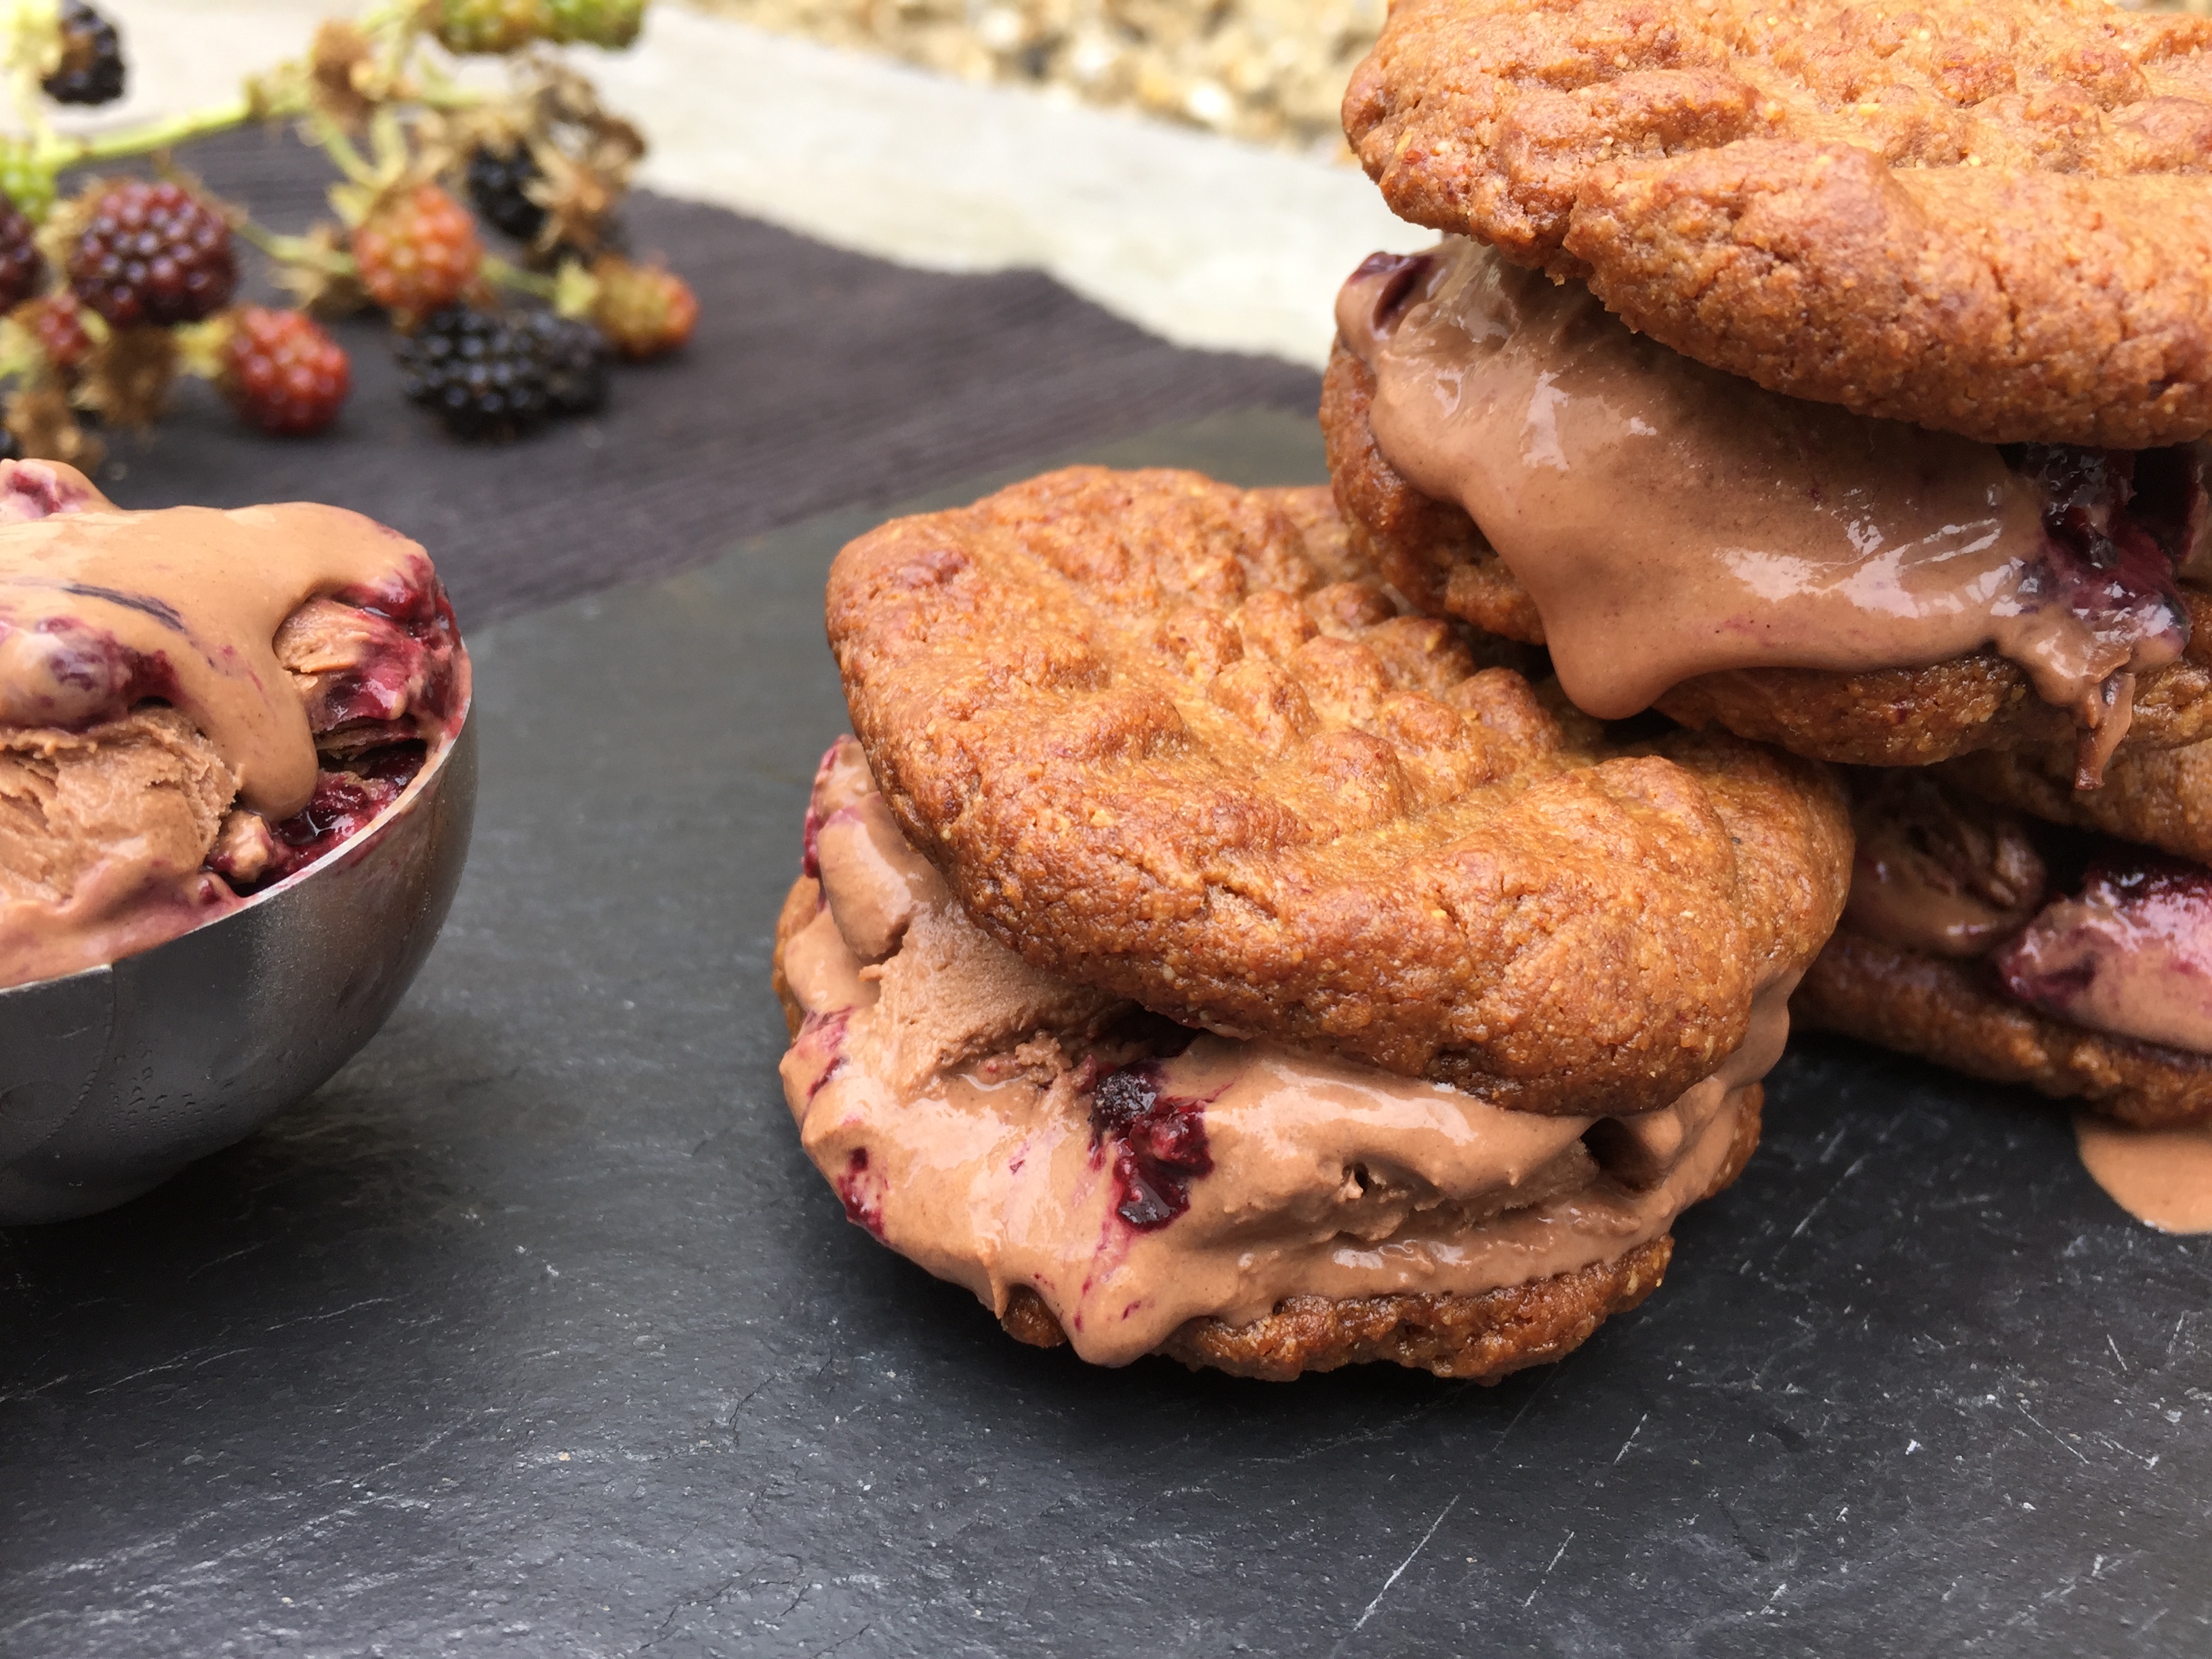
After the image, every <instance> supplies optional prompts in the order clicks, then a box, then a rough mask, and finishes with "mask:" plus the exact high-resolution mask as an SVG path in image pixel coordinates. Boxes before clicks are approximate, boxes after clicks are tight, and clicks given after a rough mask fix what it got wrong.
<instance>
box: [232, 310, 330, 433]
mask: <svg viewBox="0 0 2212 1659" xmlns="http://www.w3.org/2000/svg"><path fill="white" fill-rule="evenodd" d="M352 384H353V377H352V371H351V368H350V366H349V364H348V363H347V362H346V355H345V348H344V347H343V346H341V345H340V344H338V343H337V341H336V340H333V339H332V338H331V337H330V336H329V335H328V334H325V332H324V331H322V329H321V328H319V326H317V325H316V324H315V322H314V320H313V319H312V318H310V317H308V316H307V314H306V313H304V312H298V311H266V310H264V309H263V308H262V307H259V306H248V307H246V308H245V309H244V310H242V311H240V313H238V315H237V317H236V318H235V319H234V320H233V323H232V325H231V331H230V337H229V338H228V340H226V341H225V342H224V343H223V350H222V392H223V395H224V396H225V397H226V398H229V400H230V404H231V407H232V408H234V409H235V410H237V411H238V412H239V414H240V416H243V417H244V418H245V419H246V421H247V422H250V423H251V424H252V425H254V426H258V427H259V428H261V429H262V430H263V431H264V432H270V433H276V434H278V435H283V436H287V437H304V436H306V435H308V434H310V433H314V432H320V431H321V430H322V429H323V428H325V427H326V426H328V425H329V424H330V423H331V422H332V421H335V420H336V419H337V417H338V410H339V409H340V408H341V407H342V406H343V404H344V403H345V400H346V393H347V392H348V391H349V389H350V388H351V386H352Z"/></svg>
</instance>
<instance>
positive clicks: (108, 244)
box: [69, 179, 238, 328]
mask: <svg viewBox="0 0 2212 1659" xmlns="http://www.w3.org/2000/svg"><path fill="white" fill-rule="evenodd" d="M69 276H70V287H71V288H72V289H75V290H76V296H77V298H78V299H80V300H82V301H84V303H85V304H86V305H87V306H88V307H91V308H92V309H93V310H94V311H96V312H98V313H100V315H101V316H102V317H104V318H106V319H107V320H108V322H109V323H111V324H112V325H114V326H115V327H117V328H136V327H137V326H138V325H140V324H142V323H151V324H154V325H157V326H161V327H167V326H169V325H173V324H176V323H197V322H198V321H200V320H201V319H203V318H206V317H211V316H213V315H214V314H215V313H216V312H218V311H220V310H222V308H223V307H224V306H226V305H228V303H229V302H230V295H231V291H232V290H233V289H235V288H236V287H237V286H238V258H237V255H236V254H235V253H234V252H233V250H232V248H231V245H230V226H229V225H228V223H227V222H225V221H224V219H223V216H222V214H220V213H218V212H216V210H215V209H214V208H213V207H211V206H210V205H209V204H207V203H205V202H204V201H202V200H200V198H199V197H197V196H195V195H193V194H192V193H191V191H188V190H186V189H185V188H184V186H183V185H173V184H167V183H155V182H152V181H149V180H148V179H124V180H122V181H121V182H119V183H118V184H114V185H110V186H109V187H108V188H107V189H106V190H104V191H101V192H100V195H99V196H98V197H96V198H95V199H94V201H93V203H92V204H91V208H90V210H89V212H88V214H87V216H86V219H85V224H84V228H83V230H82V231H81V232H80V233H79V234H78V236H77V239H76V246H73V247H72V248H71V249H70V256H69Z"/></svg>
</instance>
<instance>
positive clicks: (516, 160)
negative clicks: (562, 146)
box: [469, 143, 545, 242]
mask: <svg viewBox="0 0 2212 1659" xmlns="http://www.w3.org/2000/svg"><path fill="white" fill-rule="evenodd" d="M541 176H542V175H541V174H540V173H539V171H538V163H537V161H535V160H534V159H532V156H531V154H530V148H529V146H528V145H526V144H521V143H518V144H516V145H515V146H514V147H513V149H507V150H501V149H494V148H493V147H492V146H491V145H489V144H479V145H477V148H476V149H473V150H471V152H470V153H469V199H470V200H471V202H473V203H475V204H476V209H477V213H478V214H479V215H481V216H483V219H484V221H485V222H487V223H489V224H490V225H492V226H493V227H494V228H496V229H499V230H501V231H504V232H506V233H507V234H508V235H509V236H512V237H513V238H514V240H516V241H518V242H534V241H536V240H538V232H539V231H541V230H543V229H544V228H545V210H544V207H543V206H541V205H540V204H538V203H536V202H533V201H532V200H531V199H530V197H529V195H528V193H527V187H528V186H529V185H532V184H533V183H535V182H536V181H537V179H538V178H540V177H541Z"/></svg>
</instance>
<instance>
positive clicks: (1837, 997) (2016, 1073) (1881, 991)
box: [1790, 927, 2212, 1128]
mask: <svg viewBox="0 0 2212 1659" xmlns="http://www.w3.org/2000/svg"><path fill="white" fill-rule="evenodd" d="M1790 1018H1792V1019H1793V1020H1794V1021H1796V1024H1798V1025H1799V1026H1800V1027H1801V1028H1802V1029H1804V1030H1824V1031H1840V1032H1842V1033H1843V1034H1844V1036H1855V1037H1859V1038H1862V1039H1863V1040H1864V1041H1866V1042H1874V1043H1879V1044H1880V1045H1881V1047H1883V1048H1895V1049H1897V1050H1899V1052H1900V1053H1903V1054H1914V1055H1917V1056H1918V1057H1919V1058H1921V1059H1923V1060H1933V1061H1935V1062H1936V1064H1937V1065H1939V1066H1948V1067H1950V1068H1951V1069H1952V1070H1953V1071H1954V1072H1964V1073H1966V1074H1967V1075H1968V1076H1970V1077H1978V1078H1987V1079H1990V1081H1991V1082H1993V1083H2024V1084H2026V1085H2027V1086H2028V1087H2029V1088H2031V1089H2033V1090H2035V1091H2037V1092H2038V1093H2039V1094H2045V1095H2050V1096H2052V1097H2055V1098H2057V1099H2061V1100H2078V1101H2080V1102H2081V1103H2082V1104H2083V1105H2085V1106H2087V1107H2089V1108H2090V1109H2092V1110H2094V1111H2097V1112H2101V1113H2102V1114H2104V1115H2106V1116H2107V1117H2112V1118H2118V1120H2119V1121H2121V1122H2123V1123H2130V1124H2134V1125H2135V1126H2136V1127H2139V1128H2151V1127H2160V1126H2163V1125H2170V1124H2178V1123H2194V1122H2199V1121H2203V1119H2204V1118H2205V1117H2206V1116H2208V1115H2212V1057H2208V1056H2206V1055H2203V1054H2191V1053H2190V1052H2189V1051H2188V1050H2187V1049H2185V1048H2172V1047H2171V1046H2169V1045H2167V1044H2165V1043H2159V1042H2140V1041H2138V1040H2137V1039H2136V1038H2134V1037H2124V1036H2109V1035H2107V1034H2106V1033H2104V1032H2101V1031H2092V1030H2085V1029H2083V1028H2082V1027H2081V1026H2078V1025H2069V1024H2065V1023H2064V1022H2063V1021H2060V1020H2056V1019H2051V1018H2046V1017H2045V1016H2044V1015H2042V1014H2039V1013H2038V1012H2035V1011H2034V1010H2033V1009H2032V1008H2028V1007H2026V1006H2023V1005H2021V1003H2019V1002H2016V1001H2015V1000H2013V999H2011V998H2010V997H2008V996H2006V995H2004V994H2002V992H2001V991H2000V990H1999V989H1998V988H1997V986H1996V981H1995V980H1994V978H1993V977H1992V976H1991V973H1990V966H1989V964H1988V963H1986V962H1984V961H1977V960H1958V959H1954V958H1945V957H1936V956H1931V955H1928V954H1925V953H1923V952H1921V951H1911V950H1906V949H1905V948H1903V947H1901V946H1899V945H1891V944H1888V943H1886V942H1885V941H1883V940H1881V939H1873V938H1871V937H1869V935H1867V934H1865V933H1858V932H1856V931H1854V930H1852V929H1850V928H1848V927H1847V928H1845V929H1844V930H1843V931H1842V932H1839V933H1837V935H1836V936H1835V937H1834V938H1833V939H1830V940H1829V941H1828V945H1827V948H1826V950H1824V951H1821V952H1820V959H1819V960H1818V961H1816V962H1814V964H1813V966H1812V967H1811V969H1808V971H1807V973H1806V975H1805V977H1804V980H1803V981H1802V983H1800V984H1799V986H1798V987H1797V991H1796V995H1794V996H1793V997H1791V998H1790Z"/></svg>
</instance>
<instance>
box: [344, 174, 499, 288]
mask: <svg viewBox="0 0 2212 1659" xmlns="http://www.w3.org/2000/svg"><path fill="white" fill-rule="evenodd" d="M353 259H354V264H355V266H356V269H357V270H359V272H360V275H361V285H362V287H363V288H365V289H368V297H369V298H370V299H372V300H374V301H376V303H377V304H379V305H380V306H382V307H384V308H385V309H386V311H390V312H394V313H398V315H399V316H400V317H401V318H402V319H410V318H415V317H422V316H427V315H428V314H429V313H431V312H434V311H436V310H437V309H439V308H440V307H442V306H447V305H450V304H452V303H453V301H455V300H456V299H458V298H459V297H460V294H461V290H462V289H465V288H466V287H467V286H468V285H469V284H470V283H472V282H474V281H475V280H476V276H477V267H478V266H479V265H481V264H483V245H482V244H481V243H480V242H478V241H477V222H476V220H475V219H474V218H473V217H472V216H471V215H470V213H469V210H467V209H466V208H465V207H463V206H462V205H461V204H459V202H456V201H455V200H454V199H453V197H450V196H448V195H447V194H446V192H445V191H442V190H441V189H439V188H438V187H437V185H427V184H425V185H416V186H415V187H414V188H413V189H411V190H409V191H404V192H402V193H401V194H399V195H398V196H395V197H392V199H391V200H390V201H388V202H386V203H385V204H384V205H383V206H382V207H380V208H379V209H378V210H376V212H375V213H374V214H373V215H371V216H369V217H368V219H367V220H365V221H363V222H362V223H361V224H360V225H358V226H356V228H355V230H354V233H353Z"/></svg>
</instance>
